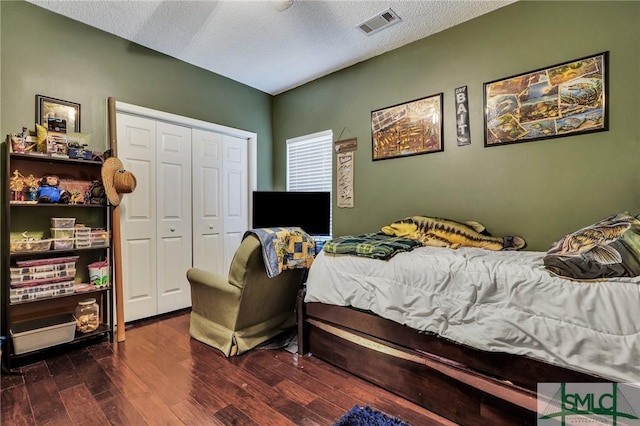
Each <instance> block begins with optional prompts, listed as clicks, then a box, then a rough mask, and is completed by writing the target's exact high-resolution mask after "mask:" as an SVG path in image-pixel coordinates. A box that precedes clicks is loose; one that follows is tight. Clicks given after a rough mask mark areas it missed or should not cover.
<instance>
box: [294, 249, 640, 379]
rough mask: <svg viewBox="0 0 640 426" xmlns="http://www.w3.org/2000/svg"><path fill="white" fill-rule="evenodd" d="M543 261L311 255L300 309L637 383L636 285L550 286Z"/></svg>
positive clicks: (522, 255) (436, 252) (459, 255)
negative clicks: (379, 321)
mask: <svg viewBox="0 0 640 426" xmlns="http://www.w3.org/2000/svg"><path fill="white" fill-rule="evenodd" d="M544 254H545V253H543V252H527V251H520V252H514V251H500V252H493V251H489V250H483V249H475V248H459V249H457V250H452V249H447V248H434V247H422V248H418V249H415V250H413V251H411V252H407V253H400V254H397V255H396V256H394V257H393V258H392V259H390V260H389V261H382V260H374V259H368V258H362V257H356V256H346V255H339V256H334V255H331V254H326V253H324V252H322V253H320V254H319V255H318V256H317V258H316V259H315V261H314V263H313V265H312V266H311V270H310V271H309V277H308V280H307V295H306V299H305V301H306V302H321V303H327V304H333V305H341V306H353V307H355V308H359V309H365V310H370V311H372V312H374V313H376V314H378V315H380V316H381V317H384V318H387V319H390V320H393V321H396V322H398V323H401V324H405V325H407V326H409V327H412V328H415V329H417V330H422V331H427V332H432V333H437V334H439V335H441V336H443V337H445V338H447V339H450V340H452V341H454V342H458V343H462V344H465V345H468V346H472V347H475V348H478V349H482V350H486V351H493V352H508V353H512V354H517V355H526V356H529V357H532V358H536V359H539V360H544V361H547V362H549V363H552V364H556V365H559V366H563V367H569V368H572V369H575V370H580V371H585V372H589V373H592V374H596V375H599V376H602V377H604V378H609V379H613V380H617V381H621V382H640V278H638V277H636V278H633V279H632V278H622V279H618V280H615V281H607V282H588V283H585V282H577V281H569V280H565V279H562V278H558V277H554V276H551V275H550V274H549V272H547V271H546V270H545V269H544V267H543V264H542V258H543V256H544Z"/></svg>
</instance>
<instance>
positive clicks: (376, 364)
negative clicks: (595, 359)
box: [297, 290, 608, 425]
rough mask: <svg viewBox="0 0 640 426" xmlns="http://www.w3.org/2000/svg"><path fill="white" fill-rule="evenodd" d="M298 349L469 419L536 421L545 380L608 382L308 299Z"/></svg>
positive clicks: (300, 308)
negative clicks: (540, 385)
mask: <svg viewBox="0 0 640 426" xmlns="http://www.w3.org/2000/svg"><path fill="white" fill-rule="evenodd" d="M304 295H305V290H300V292H299V294H298V301H297V309H298V314H297V315H298V353H299V354H302V355H305V354H308V353H311V354H312V355H313V356H316V357H318V358H320V359H322V360H324V361H327V362H329V363H331V364H333V365H335V366H337V367H340V368H342V369H344V370H346V371H348V372H350V373H352V374H354V375H356V376H359V377H361V378H363V379H365V380H368V381H370V382H372V383H374V384H376V385H378V386H380V387H382V388H384V389H386V390H388V391H391V392H393V393H395V394H397V395H400V396H402V397H403V398H406V399H407V400H409V401H412V402H414V403H416V404H418V405H420V406H422V407H425V408H426V409H428V410H430V411H432V412H435V413H437V414H439V415H441V416H443V417H446V418H448V419H450V420H452V421H454V422H457V423H460V424H463V425H488V424H492V425H505V424H514V425H526V424H531V425H534V424H536V419H537V416H536V406H537V398H536V386H537V383H539V382H553V383H557V382H604V381H608V380H604V379H602V378H600V377H596V376H591V375H588V374H584V373H580V372H577V371H573V370H569V369H565V368H561V367H558V366H555V365H551V364H548V363H545V362H541V361H536V360H533V359H531V358H527V357H523V356H518V355H511V354H506V353H498V352H486V351H481V350H477V349H473V348H470V347H467V346H463V345H459V344H455V343H453V342H451V341H449V340H446V339H443V338H440V337H437V336H435V335H432V334H426V333H420V332H418V331H416V330H413V329H411V328H409V327H406V326H403V325H401V324H398V323H396V322H394V321H390V320H387V319H384V318H381V317H379V316H377V315H375V314H373V313H371V312H364V311H361V310H356V309H353V308H349V307H342V306H334V305H325V304H322V303H304Z"/></svg>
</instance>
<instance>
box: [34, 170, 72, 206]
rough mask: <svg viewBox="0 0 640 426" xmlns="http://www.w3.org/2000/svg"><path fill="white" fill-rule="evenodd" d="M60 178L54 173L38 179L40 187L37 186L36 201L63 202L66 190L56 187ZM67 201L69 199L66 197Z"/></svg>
mask: <svg viewBox="0 0 640 426" xmlns="http://www.w3.org/2000/svg"><path fill="white" fill-rule="evenodd" d="M59 185H60V178H59V177H58V176H56V175H44V176H42V179H40V187H39V188H38V203H58V202H64V198H63V195H64V193H65V192H66V191H63V190H61V189H60V188H58V186H59ZM66 199H67V202H68V200H69V198H68V197H66Z"/></svg>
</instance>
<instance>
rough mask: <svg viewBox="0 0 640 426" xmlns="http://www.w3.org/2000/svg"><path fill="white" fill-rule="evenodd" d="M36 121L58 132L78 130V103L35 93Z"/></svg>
mask: <svg viewBox="0 0 640 426" xmlns="http://www.w3.org/2000/svg"><path fill="white" fill-rule="evenodd" d="M36 122H37V123H38V124H40V125H42V126H45V127H47V128H48V130H51V131H56V132H60V133H67V132H70V133H71V132H79V131H80V104H77V103H75V102H69V101H63V100H62V99H55V98H49V97H47V96H42V95H36Z"/></svg>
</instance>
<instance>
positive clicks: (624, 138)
mask: <svg viewBox="0 0 640 426" xmlns="http://www.w3.org/2000/svg"><path fill="white" fill-rule="evenodd" d="M638 22H640V2H611V1H604V2H593V1H584V2H575V1H570V2H556V1H554V2H537V1H535V2H534V1H522V2H518V3H515V4H512V5H509V6H506V7H503V8H501V9H499V10H497V11H495V12H493V13H490V14H488V15H484V16H481V17H479V18H476V19H474V20H472V21H469V22H467V23H464V24H462V25H459V26H456V27H454V28H451V29H449V30H446V31H444V32H441V33H438V34H436V35H433V36H430V37H427V38H425V39H422V40H420V41H417V42H415V43H412V44H410V45H408V46H405V47H402V48H400V49H396V50H394V51H392V52H389V53H386V54H383V55H380V56H378V57H375V58H373V59H371V60H368V61H365V62H362V63H360V64H357V65H354V66H352V67H350V68H348V69H345V70H342V71H339V72H336V73H334V74H331V75H329V76H327V77H324V78H321V79H319V80H315V81H313V82H311V83H309V84H306V85H304V86H301V87H299V88H296V89H293V90H291V91H288V92H285V93H283V94H281V95H278V96H276V97H275V99H274V103H273V114H274V119H273V129H274V133H273V140H274V151H273V153H274V186H275V187H277V188H283V187H284V186H285V173H286V171H285V170H286V164H285V161H286V160H285V158H286V152H285V140H286V139H287V138H292V137H297V136H301V135H305V134H309V133H314V132H317V131H321V130H326V129H332V130H333V132H334V137H335V138H337V137H338V135H339V134H340V133H341V132H342V131H343V130H344V138H348V137H357V138H358V150H357V152H356V157H355V188H354V194H355V207H354V208H353V209H338V208H335V207H334V222H333V223H334V235H344V234H355V233H362V232H371V231H375V230H377V229H378V228H380V226H382V225H384V224H386V223H388V222H391V221H394V220H397V219H400V218H403V217H405V216H409V215H415V214H423V215H431V216H439V217H447V218H451V219H457V220H470V219H474V220H477V221H479V222H481V223H483V224H485V225H486V226H487V228H488V229H489V231H491V232H492V233H493V234H494V235H506V234H518V235H521V236H522V237H524V238H525V239H526V240H527V242H528V247H527V248H528V249H531V250H547V249H548V248H549V245H550V244H551V243H552V242H553V241H555V240H556V239H558V238H559V237H561V236H562V235H564V234H566V233H568V232H571V231H573V230H576V229H578V228H580V227H582V226H585V225H587V224H590V223H593V222H594V221H596V220H598V219H601V218H603V217H605V216H607V215H610V214H614V213H617V212H619V211H625V210H626V211H629V212H631V213H632V214H637V213H639V207H640V178H639V176H638V173H637V170H638V162H639V159H640V127H639V125H638V124H639V122H640V112H639V111H640V43H639V41H640V26H639V25H638ZM373 37H384V33H380V34H377V35H374V36H373ZM607 50H608V51H609V52H610V60H609V86H610V92H609V99H608V101H610V102H609V107H610V109H609V114H610V117H609V131H607V132H599V133H592V134H584V135H575V136H571V137H563V138H556V139H549V140H542V141H536V142H527V143H520V144H513V145H504V146H494V147H491V148H484V139H483V130H484V129H483V99H482V98H483V83H484V82H489V81H493V80H496V79H499V78H503V77H508V76H511V75H515V74H520V73H523V72H526V71H531V70H535V69H539V68H543V67H546V66H550V65H554V64H557V63H561V62H566V61H569V60H571V59H576V58H580V57H583V56H588V55H591V54H595V53H599V52H602V51H607ZM465 85H466V86H468V93H469V98H470V99H469V108H470V123H471V139H472V142H471V145H468V146H465V147H458V146H457V144H456V132H455V106H454V89H455V88H456V87H460V86H465ZM440 92H443V93H444V128H445V131H444V141H445V144H444V146H445V150H444V152H441V153H432V154H427V155H419V156H414V157H406V158H396V159H389V160H384V161H376V162H373V161H372V160H371V130H370V118H371V116H370V115H371V111H372V110H376V109H380V108H383V107H386V106H391V105H395V104H398V103H402V102H406V101H409V100H413V99H416V98H420V97H424V96H428V95H431V94H435V93H440ZM334 170H335V169H334ZM334 202H335V196H334Z"/></svg>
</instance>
